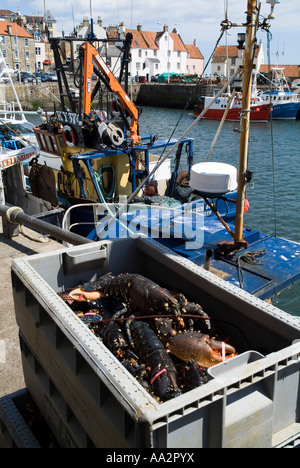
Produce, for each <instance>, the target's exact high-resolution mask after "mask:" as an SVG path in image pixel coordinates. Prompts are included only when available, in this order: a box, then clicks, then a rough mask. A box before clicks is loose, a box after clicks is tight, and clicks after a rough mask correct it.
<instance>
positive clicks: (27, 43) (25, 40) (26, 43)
mask: <svg viewBox="0 0 300 468" xmlns="http://www.w3.org/2000/svg"><path fill="white" fill-rule="evenodd" d="M24 45H25V47H29V39H28V37H25V39H24Z"/></svg>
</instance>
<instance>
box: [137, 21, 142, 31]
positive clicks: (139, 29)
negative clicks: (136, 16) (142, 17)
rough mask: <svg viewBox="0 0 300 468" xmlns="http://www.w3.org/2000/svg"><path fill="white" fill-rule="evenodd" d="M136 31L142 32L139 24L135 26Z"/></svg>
mask: <svg viewBox="0 0 300 468" xmlns="http://www.w3.org/2000/svg"><path fill="white" fill-rule="evenodd" d="M137 30H138V31H139V32H141V31H142V25H141V24H140V23H139V24H138V25H137Z"/></svg>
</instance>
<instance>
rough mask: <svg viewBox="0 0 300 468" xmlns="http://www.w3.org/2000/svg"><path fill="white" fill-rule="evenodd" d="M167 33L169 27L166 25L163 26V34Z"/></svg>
mask: <svg viewBox="0 0 300 468" xmlns="http://www.w3.org/2000/svg"><path fill="white" fill-rule="evenodd" d="M168 31H169V26H168V25H167V24H165V25H164V32H168Z"/></svg>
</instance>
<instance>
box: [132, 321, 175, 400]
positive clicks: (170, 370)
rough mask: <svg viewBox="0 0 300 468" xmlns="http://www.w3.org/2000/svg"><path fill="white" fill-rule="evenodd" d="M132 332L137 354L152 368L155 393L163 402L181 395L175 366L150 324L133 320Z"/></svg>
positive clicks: (151, 378)
mask: <svg viewBox="0 0 300 468" xmlns="http://www.w3.org/2000/svg"><path fill="white" fill-rule="evenodd" d="M130 331H131V334H132V338H133V342H134V347H135V351H136V353H137V354H138V356H139V357H140V359H141V360H142V361H143V362H145V364H146V366H147V367H149V368H150V371H151V377H150V383H151V387H152V390H153V393H154V394H155V395H156V396H158V397H159V398H160V400H162V401H166V400H170V399H171V398H175V397H176V396H178V395H180V394H181V391H180V389H179V387H178V383H177V371H176V368H175V365H174V363H173V361H172V359H171V358H170V356H169V355H168V353H167V350H166V348H165V346H164V345H163V343H162V342H161V341H160V339H159V338H158V337H157V335H156V333H155V331H154V330H153V329H152V328H151V327H150V325H149V323H147V322H144V321H141V320H132V321H131V322H130Z"/></svg>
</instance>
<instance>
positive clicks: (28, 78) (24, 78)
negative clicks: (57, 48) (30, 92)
mask: <svg viewBox="0 0 300 468" xmlns="http://www.w3.org/2000/svg"><path fill="white" fill-rule="evenodd" d="M20 77H21V81H23V82H24V81H28V82H29V83H32V82H33V80H34V76H33V75H31V74H30V73H28V72H21V74H20Z"/></svg>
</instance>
